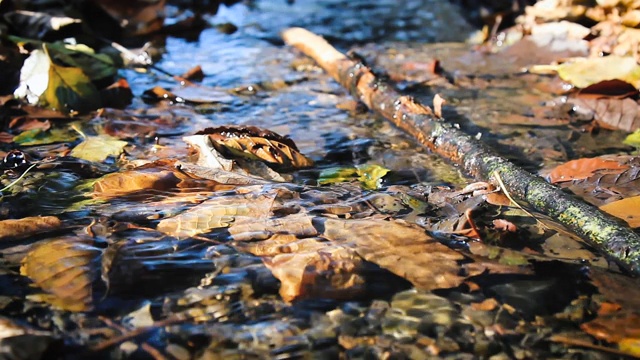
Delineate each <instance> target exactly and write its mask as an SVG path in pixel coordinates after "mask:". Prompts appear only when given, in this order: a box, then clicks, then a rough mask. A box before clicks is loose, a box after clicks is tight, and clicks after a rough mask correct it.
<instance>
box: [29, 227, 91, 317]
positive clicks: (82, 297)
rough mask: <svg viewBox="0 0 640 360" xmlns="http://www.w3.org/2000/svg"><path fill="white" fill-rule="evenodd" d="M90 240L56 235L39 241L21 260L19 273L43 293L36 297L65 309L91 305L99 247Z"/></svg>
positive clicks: (85, 307) (74, 309)
mask: <svg viewBox="0 0 640 360" xmlns="http://www.w3.org/2000/svg"><path fill="white" fill-rule="evenodd" d="M91 243H92V241H86V240H83V239H78V238H59V239H55V240H50V241H46V242H43V243H40V244H39V245H37V246H36V247H34V248H33V249H32V250H31V251H29V253H28V254H27V256H25V258H24V259H23V260H22V265H21V267H20V274H22V275H24V276H27V277H29V278H30V279H31V280H32V281H33V283H34V286H37V287H39V288H41V289H42V290H43V291H44V292H45V293H44V294H41V295H36V296H35V298H36V299H37V300H40V301H44V302H47V303H49V304H51V305H53V306H55V307H57V308H60V309H63V310H68V311H91V310H92V309H93V288H92V284H93V281H94V280H95V279H96V276H97V273H98V269H99V264H98V262H97V260H98V259H99V257H100V254H101V250H100V249H98V248H96V247H94V246H92V245H90V244H91Z"/></svg>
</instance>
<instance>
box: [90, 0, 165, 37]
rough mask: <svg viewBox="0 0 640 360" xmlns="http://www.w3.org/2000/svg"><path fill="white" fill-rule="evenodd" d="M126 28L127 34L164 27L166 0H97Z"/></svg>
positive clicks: (134, 34)
mask: <svg viewBox="0 0 640 360" xmlns="http://www.w3.org/2000/svg"><path fill="white" fill-rule="evenodd" d="M93 3H95V4H96V5H97V6H99V7H101V8H102V9H103V10H104V11H105V12H106V13H107V14H109V16H111V17H112V18H113V19H114V20H115V21H116V22H117V23H118V24H120V26H121V27H122V28H123V29H124V30H125V35H127V36H140V35H145V34H150V33H153V32H155V31H158V30H160V29H161V28H162V25H163V23H164V6H165V3H166V0H156V1H144V0H126V1H123V0H95V1H93Z"/></svg>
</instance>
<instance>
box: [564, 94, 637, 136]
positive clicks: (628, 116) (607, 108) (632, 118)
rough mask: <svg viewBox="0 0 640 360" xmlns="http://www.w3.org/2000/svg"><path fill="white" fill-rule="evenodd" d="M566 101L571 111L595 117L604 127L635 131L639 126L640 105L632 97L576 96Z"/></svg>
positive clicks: (583, 115)
mask: <svg viewBox="0 0 640 360" xmlns="http://www.w3.org/2000/svg"><path fill="white" fill-rule="evenodd" d="M567 103H569V104H571V106H572V108H571V111H572V112H573V113H576V114H580V116H581V117H583V118H592V119H595V120H596V121H597V122H598V124H599V125H600V126H601V127H603V128H605V129H610V130H617V129H620V130H624V131H635V130H638V129H639V128H640V106H639V105H638V103H637V102H636V101H635V100H633V99H629V98H626V99H616V98H586V97H578V98H572V99H569V100H567Z"/></svg>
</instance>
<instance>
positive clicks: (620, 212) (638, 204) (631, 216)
mask: <svg viewBox="0 0 640 360" xmlns="http://www.w3.org/2000/svg"><path fill="white" fill-rule="evenodd" d="M600 210H602V211H604V212H606V213H609V214H611V215H613V216H615V217H618V218H620V219H622V220H624V221H626V222H627V223H628V224H629V226H631V227H633V228H635V227H639V226H640V196H634V197H630V198H626V199H622V200H618V201H614V202H612V203H608V204H605V205H602V206H601V207H600Z"/></svg>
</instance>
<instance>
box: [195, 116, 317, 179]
mask: <svg viewBox="0 0 640 360" xmlns="http://www.w3.org/2000/svg"><path fill="white" fill-rule="evenodd" d="M196 135H207V136H208V137H209V139H211V142H212V145H213V147H215V149H216V150H217V151H218V152H220V153H221V154H222V155H224V156H231V157H244V158H248V159H253V160H260V161H262V162H264V163H266V164H267V165H269V166H274V167H277V168H279V169H291V168H304V167H309V166H312V165H313V161H312V160H311V159H309V158H307V157H305V156H304V155H302V154H301V153H300V152H299V150H298V147H297V146H296V144H295V143H294V142H293V140H291V139H290V138H288V137H285V136H281V135H279V134H277V133H274V132H273V131H269V130H265V129H260V128H258V127H255V126H221V127H217V128H207V129H204V130H202V131H198V132H197V133H196Z"/></svg>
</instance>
